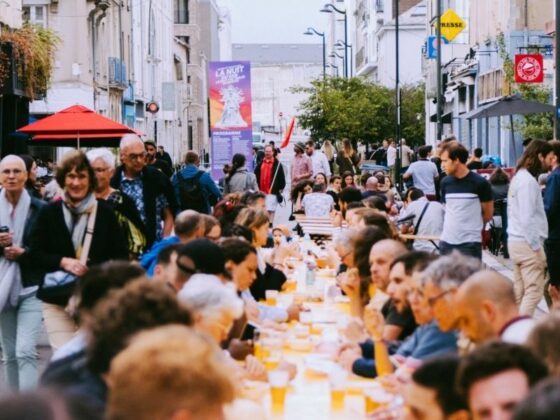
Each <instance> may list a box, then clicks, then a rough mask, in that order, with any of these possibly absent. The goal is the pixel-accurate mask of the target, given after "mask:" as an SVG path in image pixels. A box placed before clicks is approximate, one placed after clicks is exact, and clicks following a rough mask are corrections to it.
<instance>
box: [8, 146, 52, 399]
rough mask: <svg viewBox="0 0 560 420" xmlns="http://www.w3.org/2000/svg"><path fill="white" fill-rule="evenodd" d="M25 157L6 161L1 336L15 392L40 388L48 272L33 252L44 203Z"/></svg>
mask: <svg viewBox="0 0 560 420" xmlns="http://www.w3.org/2000/svg"><path fill="white" fill-rule="evenodd" d="M26 181H27V171H26V169H25V163H24V161H23V160H22V159H21V158H20V157H19V156H15V155H8V156H6V157H5V158H4V159H2V161H0V184H1V185H2V186H3V189H2V191H1V192H0V226H1V227H2V233H0V284H1V285H2V292H1V293H0V340H1V342H2V350H3V353H4V363H5V365H4V366H5V378H6V381H7V383H8V386H9V388H10V389H11V390H12V391H18V390H20V391H21V390H29V389H33V388H35V387H36V386H37V380H38V368H37V351H36V347H37V339H38V337H39V333H40V331H41V317H42V312H41V302H40V301H39V300H38V299H37V298H36V293H37V286H38V285H39V283H40V282H41V280H42V272H41V270H38V267H37V263H36V261H34V260H33V259H32V258H31V256H30V252H29V246H30V243H31V238H32V237H33V234H32V230H33V225H34V224H35V222H36V220H37V215H38V214H39V212H40V209H41V207H42V206H43V202H42V201H41V200H38V199H36V198H33V197H31V196H30V195H29V194H28V193H27V191H26V190H25V182H26Z"/></svg>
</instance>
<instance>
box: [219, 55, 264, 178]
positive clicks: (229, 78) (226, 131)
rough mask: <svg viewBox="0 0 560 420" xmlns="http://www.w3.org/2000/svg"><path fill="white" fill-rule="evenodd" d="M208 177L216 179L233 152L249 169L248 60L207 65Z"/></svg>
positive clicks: (251, 128) (250, 142)
mask: <svg viewBox="0 0 560 420" xmlns="http://www.w3.org/2000/svg"><path fill="white" fill-rule="evenodd" d="M208 86H209V93H208V96H209V99H210V133H211V136H212V146H211V151H212V177H213V178H214V179H216V180H217V179H220V178H221V177H223V176H224V173H223V171H222V169H223V166H224V165H225V164H226V163H231V158H232V157H233V155H234V154H236V153H242V154H244V155H245V156H246V157H247V168H248V169H249V170H252V164H253V157H252V140H253V119H252V115H251V65H250V63H249V62H248V61H212V62H210V64H209V71H208Z"/></svg>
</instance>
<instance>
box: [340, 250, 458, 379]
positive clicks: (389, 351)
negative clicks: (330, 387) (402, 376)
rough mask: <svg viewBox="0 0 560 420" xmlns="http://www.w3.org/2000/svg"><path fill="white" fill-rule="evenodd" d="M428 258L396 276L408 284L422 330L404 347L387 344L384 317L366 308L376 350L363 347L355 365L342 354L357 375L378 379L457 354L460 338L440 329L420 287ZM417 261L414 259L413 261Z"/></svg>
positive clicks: (421, 258)
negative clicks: (405, 368)
mask: <svg viewBox="0 0 560 420" xmlns="http://www.w3.org/2000/svg"><path fill="white" fill-rule="evenodd" d="M426 258H429V257H426ZM426 258H424V257H418V260H417V261H416V262H415V263H414V264H412V261H411V262H409V263H408V264H409V265H410V264H412V268H410V270H406V265H407V264H404V267H403V268H404V270H403V271H404V275H403V273H400V274H399V273H398V271H399V270H400V268H399V267H396V268H397V269H396V270H395V272H394V273H393V272H392V275H393V278H394V279H395V280H397V277H398V278H399V282H401V283H402V282H403V281H404V283H405V284H408V292H407V293H406V295H407V301H408V304H409V305H410V308H411V310H412V313H413V315H414V320H415V321H416V323H417V324H418V325H419V326H418V328H416V330H415V331H414V332H413V333H412V335H410V336H409V337H408V338H407V339H405V340H404V341H403V342H402V343H395V342H387V341H386V340H385V339H384V338H383V330H384V327H385V321H384V319H383V316H382V315H381V313H380V312H379V311H377V310H376V309H375V308H374V307H372V306H368V307H366V310H365V314H364V324H365V326H366V329H367V330H368V333H369V334H370V336H371V339H372V342H373V346H371V344H370V345H369V348H368V347H366V346H365V345H362V349H361V350H362V354H363V357H362V358H359V359H356V360H353V361H351V363H348V360H347V357H346V356H345V354H344V353H342V354H341V363H342V364H343V365H344V366H346V367H348V368H349V369H351V370H352V371H353V372H354V373H355V374H357V375H360V376H364V377H376V376H377V375H378V372H379V373H380V374H385V373H391V372H393V371H394V370H395V368H398V367H399V366H401V365H405V364H406V365H407V366H416V365H418V363H419V362H421V361H422V360H425V359H428V358H430V357H433V356H436V355H440V354H447V353H456V352H457V335H456V334H455V332H454V331H450V332H444V331H442V330H441V329H440V328H439V326H438V323H437V321H436V320H435V318H434V311H433V309H432V307H431V306H430V304H429V303H428V299H427V297H426V296H425V294H424V290H423V287H422V286H421V283H420V278H421V276H420V271H421V270H422V269H423V268H424V267H425V264H426V261H429V260H426ZM414 259H415V258H411V260H414ZM393 268H395V267H393ZM407 271H408V272H407ZM397 274H398V275H397ZM400 287H402V284H401V286H400ZM364 344H365V343H364ZM374 357H375V359H374Z"/></svg>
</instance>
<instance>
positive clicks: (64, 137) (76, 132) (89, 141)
mask: <svg viewBox="0 0 560 420" xmlns="http://www.w3.org/2000/svg"><path fill="white" fill-rule="evenodd" d="M17 131H18V132H19V133H27V134H30V135H32V139H31V140H30V141H31V142H32V143H35V142H37V143H40V145H51V146H74V145H76V146H77V147H78V148H79V147H80V146H88V147H95V146H97V147H100V146H105V147H116V146H118V144H119V141H120V139H121V137H122V136H123V135H125V134H129V133H132V134H141V133H139V132H137V131H135V130H134V129H132V128H130V127H127V126H126V125H124V124H121V123H118V122H116V121H113V120H111V119H109V118H107V117H104V116H102V115H99V114H97V113H96V112H94V111H93V110H91V109H89V108H86V107H85V106H82V105H73V106H71V107H69V108H66V109H63V110H62V111H59V112H57V113H56V114H53V115H51V116H49V117H46V118H43V119H41V120H38V121H36V122H34V123H32V124H29V125H26V126H25V127H22V128H20V129H19V130H17Z"/></svg>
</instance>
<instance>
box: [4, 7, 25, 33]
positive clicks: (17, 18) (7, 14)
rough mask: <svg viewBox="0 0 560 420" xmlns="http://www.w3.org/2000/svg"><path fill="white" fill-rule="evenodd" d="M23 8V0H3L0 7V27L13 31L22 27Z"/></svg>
mask: <svg viewBox="0 0 560 420" xmlns="http://www.w3.org/2000/svg"><path fill="white" fill-rule="evenodd" d="M21 6H22V3H21V0H3V1H2V5H1V6H0V27H1V26H7V27H10V28H12V29H17V28H19V27H21V24H22V20H21V15H22V7H21Z"/></svg>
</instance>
